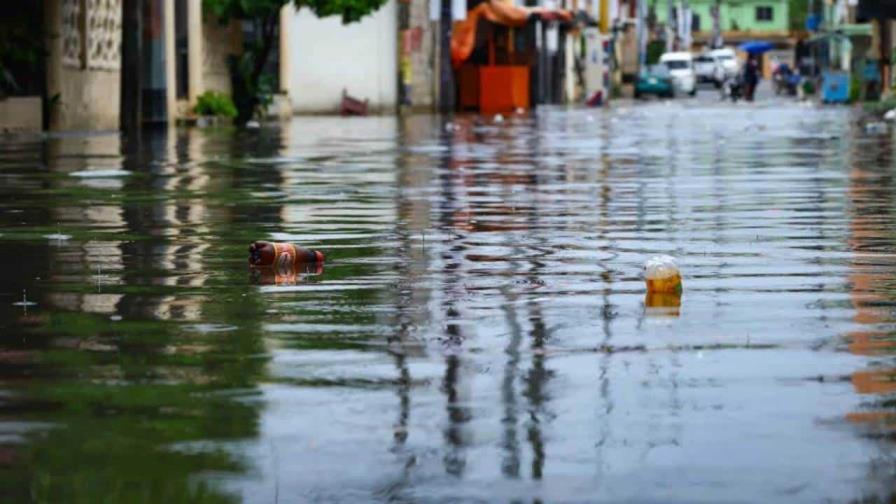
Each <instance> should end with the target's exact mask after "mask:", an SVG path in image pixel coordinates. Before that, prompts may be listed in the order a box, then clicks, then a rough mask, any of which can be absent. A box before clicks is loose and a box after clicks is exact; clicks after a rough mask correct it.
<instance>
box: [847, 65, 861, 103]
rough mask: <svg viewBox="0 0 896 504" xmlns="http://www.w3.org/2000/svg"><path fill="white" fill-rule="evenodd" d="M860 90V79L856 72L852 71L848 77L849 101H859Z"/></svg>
mask: <svg viewBox="0 0 896 504" xmlns="http://www.w3.org/2000/svg"><path fill="white" fill-rule="evenodd" d="M861 91H862V80H861V79H860V78H859V74H858V72H853V73H852V75H850V78H849V102H850V103H855V102H857V101H859V98H860V95H861Z"/></svg>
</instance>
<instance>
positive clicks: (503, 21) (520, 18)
mask: <svg viewBox="0 0 896 504" xmlns="http://www.w3.org/2000/svg"><path fill="white" fill-rule="evenodd" d="M532 16H537V17H539V18H540V19H544V20H547V21H565V22H569V21H570V20H572V14H571V13H570V12H569V11H565V10H561V9H546V8H543V7H519V6H516V5H514V4H513V3H512V1H509V0H489V1H487V2H483V3H481V4H479V5H477V6H476V7H473V8H472V9H470V11H469V12H467V18H466V19H464V20H463V21H455V22H454V26H453V28H452V30H451V64H452V65H454V67H455V68H457V67H459V66H460V65H461V64H463V62H464V61H466V60H467V58H469V57H470V54H472V53H473V46H474V45H475V43H476V26H478V24H479V18H485V19H486V20H488V21H490V22H492V23H495V24H498V25H502V26H510V27H514V28H517V27H520V26H523V25H525V24H526V22H527V21H529V18H530V17H532Z"/></svg>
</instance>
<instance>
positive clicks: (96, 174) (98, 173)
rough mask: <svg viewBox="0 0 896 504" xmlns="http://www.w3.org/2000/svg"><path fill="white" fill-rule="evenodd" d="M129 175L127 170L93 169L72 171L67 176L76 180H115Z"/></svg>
mask: <svg viewBox="0 0 896 504" xmlns="http://www.w3.org/2000/svg"><path fill="white" fill-rule="evenodd" d="M130 174H131V172H129V171H127V170H120V169H114V168H109V169H99V170H94V169H87V170H78V171H73V172H71V173H69V176H70V177H77V178H117V177H127V176H128V175H130Z"/></svg>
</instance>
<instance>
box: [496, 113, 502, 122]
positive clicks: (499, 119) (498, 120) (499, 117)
mask: <svg viewBox="0 0 896 504" xmlns="http://www.w3.org/2000/svg"><path fill="white" fill-rule="evenodd" d="M494 121H495V122H496V123H502V122H504V116H502V115H501V114H495V118H494Z"/></svg>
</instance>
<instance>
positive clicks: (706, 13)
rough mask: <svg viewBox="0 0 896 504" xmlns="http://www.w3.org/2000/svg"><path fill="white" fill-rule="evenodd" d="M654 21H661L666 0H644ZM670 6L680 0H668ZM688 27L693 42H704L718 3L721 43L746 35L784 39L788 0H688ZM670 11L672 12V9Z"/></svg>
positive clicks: (787, 28)
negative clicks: (689, 12)
mask: <svg viewBox="0 0 896 504" xmlns="http://www.w3.org/2000/svg"><path fill="white" fill-rule="evenodd" d="M647 1H648V8H649V10H650V11H652V12H651V13H652V15H653V16H655V19H656V22H657V23H662V24H665V23H666V21H667V19H668V17H669V15H668V12H669V9H668V1H669V0H647ZM672 2H673V7H674V6H677V5H681V4H683V2H680V1H675V0H672ZM687 4H688V7H689V8H690V10H691V13H692V16H691V20H690V22H691V31H692V32H693V42H694V44H696V45H704V44H706V43H707V42H708V41H709V40H710V38H711V37H712V30H713V19H712V13H711V9H712V7H713V6H715V5H716V4H718V6H719V25H720V29H721V31H722V38H723V40H724V41H725V43H737V42H742V41H744V40H750V39H761V40H769V41H778V42H785V41H789V38H790V35H791V34H790V8H789V5H788V0H722V1H717V0H689V1H688V2H687ZM673 12H675V11H674V10H673Z"/></svg>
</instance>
